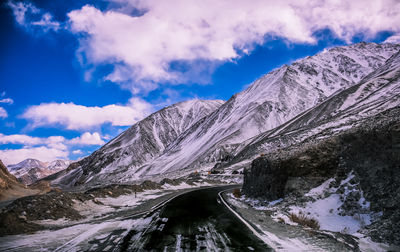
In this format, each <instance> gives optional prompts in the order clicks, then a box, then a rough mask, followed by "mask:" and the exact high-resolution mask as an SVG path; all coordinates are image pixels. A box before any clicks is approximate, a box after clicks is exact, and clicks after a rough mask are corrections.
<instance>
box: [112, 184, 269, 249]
mask: <svg viewBox="0 0 400 252" xmlns="http://www.w3.org/2000/svg"><path fill="white" fill-rule="evenodd" d="M226 189H227V187H226V186H225V187H217V188H207V189H201V190H196V191H193V192H189V193H186V194H183V195H181V196H178V197H177V198H175V199H173V200H171V201H170V202H168V203H167V204H166V205H164V207H162V208H161V209H159V210H158V211H156V212H154V213H151V215H149V216H146V217H143V221H145V220H148V225H139V226H138V227H132V229H131V230H130V232H129V233H128V235H126V236H125V237H124V238H123V240H122V243H121V244H120V247H119V250H121V251H272V250H271V248H269V247H268V246H267V245H266V244H264V243H263V242H262V241H261V240H259V239H258V238H257V237H256V236H254V235H253V234H252V232H251V231H250V230H249V229H248V228H247V227H246V226H245V225H244V224H243V223H242V222H241V221H240V220H239V219H238V218H237V217H236V216H234V215H233V214H232V213H231V212H230V211H229V210H228V209H227V208H226V207H225V206H224V205H223V204H222V203H221V202H220V199H219V196H218V193H219V192H220V191H223V190H226Z"/></svg>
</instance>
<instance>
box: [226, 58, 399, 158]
mask: <svg viewBox="0 0 400 252" xmlns="http://www.w3.org/2000/svg"><path fill="white" fill-rule="evenodd" d="M399 104H400V53H396V54H394V55H393V56H392V57H391V58H390V59H388V61H387V62H386V63H385V64H384V65H382V66H381V67H379V68H378V69H376V70H375V71H374V72H372V73H370V74H369V75H368V76H366V77H365V78H364V79H363V80H362V81H360V82H359V83H358V84H356V85H353V86H352V87H350V88H348V89H345V90H343V91H341V92H339V93H337V94H335V95H333V96H331V97H330V98H329V99H327V100H326V101H325V102H323V103H321V104H319V105H318V106H316V107H314V108H312V109H310V110H308V111H306V112H304V113H302V114H300V115H298V116H297V117H295V118H293V119H292V120H290V121H288V122H287V123H284V124H282V125H280V126H279V127H277V128H275V129H272V130H270V131H267V132H264V133H262V134H260V135H258V136H256V137H254V138H253V139H251V140H250V141H248V142H246V143H245V144H244V146H243V148H242V150H241V151H240V152H239V153H238V154H237V155H236V156H235V158H234V159H233V160H232V161H231V164H230V165H232V164H234V163H237V162H240V161H242V160H247V159H251V158H254V157H255V156H257V155H259V154H260V153H265V152H271V151H273V150H277V149H281V148H284V147H286V146H289V145H291V144H296V143H299V142H302V141H304V140H306V139H309V138H312V139H321V138H325V137H330V136H333V135H335V134H338V133H340V132H341V131H343V130H346V129H349V128H352V127H355V126H357V125H359V124H363V123H368V120H366V118H368V117H370V116H373V115H376V114H377V113H380V112H382V111H385V110H387V109H390V108H393V107H396V106H399Z"/></svg>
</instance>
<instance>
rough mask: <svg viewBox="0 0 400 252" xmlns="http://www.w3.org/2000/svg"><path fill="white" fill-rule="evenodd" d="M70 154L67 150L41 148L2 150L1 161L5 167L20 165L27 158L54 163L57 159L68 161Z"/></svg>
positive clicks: (0, 152) (0, 153)
mask: <svg viewBox="0 0 400 252" xmlns="http://www.w3.org/2000/svg"><path fill="white" fill-rule="evenodd" d="M68 154H69V153H68V151H65V150H60V149H55V148H47V147H45V146H40V147H29V148H22V149H5V150H0V159H1V160H2V161H3V162H4V164H5V165H10V164H16V163H19V162H21V161H22V160H25V159H27V158H34V159H38V160H40V161H44V162H48V161H53V160H55V159H66V158H67V157H68Z"/></svg>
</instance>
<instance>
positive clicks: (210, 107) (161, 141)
mask: <svg viewBox="0 0 400 252" xmlns="http://www.w3.org/2000/svg"><path fill="white" fill-rule="evenodd" d="M222 103H223V101H220V100H209V101H206V100H191V101H186V102H181V103H177V104H175V105H172V106H169V107H166V108H164V109H162V110H160V111H158V112H156V113H153V114H152V115H150V116H148V117H147V118H145V119H143V120H142V121H140V122H138V123H136V124H135V125H133V126H132V127H131V128H129V129H128V130H126V131H125V132H123V133H122V134H120V135H119V136H117V137H116V138H115V139H113V140H111V141H110V142H109V143H107V144H106V145H104V146H103V147H102V148H101V149H99V150H97V151H95V152H94V153H93V154H92V155H90V156H89V157H87V158H84V159H83V160H81V161H79V162H77V163H75V164H73V166H71V167H69V168H70V169H69V171H68V172H67V173H66V174H65V173H64V172H62V173H60V176H59V177H58V178H57V179H56V180H55V181H54V182H53V183H55V184H59V185H62V186H66V185H74V186H76V185H80V184H84V183H85V184H86V183H87V182H90V181H91V183H93V184H95V183H99V184H103V183H104V182H107V181H111V180H113V179H114V181H115V180H116V181H117V182H118V181H119V180H120V178H123V179H124V180H130V181H133V180H135V179H136V178H137V176H136V175H135V172H136V170H137V168H138V167H140V166H141V165H143V164H144V163H146V162H148V161H149V160H152V159H154V158H156V157H158V156H159V155H160V154H161V153H163V152H164V151H165V150H166V149H167V148H168V146H169V145H170V144H171V143H172V142H173V141H174V140H176V138H177V137H178V136H179V135H181V134H182V133H183V132H184V131H185V130H187V129H188V128H190V127H192V126H193V125H194V124H196V123H198V122H199V121H200V120H202V119H203V118H204V117H205V116H207V115H209V114H210V113H212V112H213V111H214V110H216V109H217V108H218V107H219V106H221V104H222Z"/></svg>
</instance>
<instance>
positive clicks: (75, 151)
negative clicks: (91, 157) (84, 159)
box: [72, 150, 83, 155]
mask: <svg viewBox="0 0 400 252" xmlns="http://www.w3.org/2000/svg"><path fill="white" fill-rule="evenodd" d="M82 153H83V152H82V151H81V150H74V151H72V154H74V155H80V154H82Z"/></svg>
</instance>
